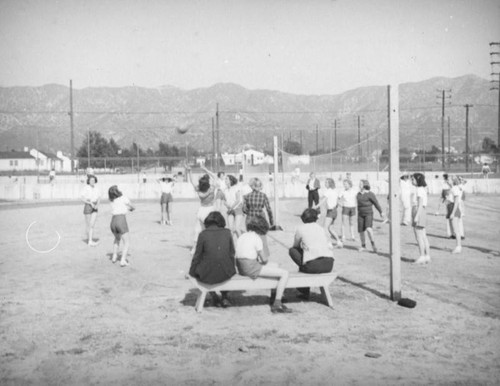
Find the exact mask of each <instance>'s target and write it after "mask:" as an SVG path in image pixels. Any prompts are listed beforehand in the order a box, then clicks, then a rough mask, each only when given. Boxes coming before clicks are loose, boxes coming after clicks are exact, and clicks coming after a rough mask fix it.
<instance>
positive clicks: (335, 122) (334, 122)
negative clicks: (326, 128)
mask: <svg viewBox="0 0 500 386" xmlns="http://www.w3.org/2000/svg"><path fill="white" fill-rule="evenodd" d="M333 124H334V128H335V133H334V135H335V136H334V139H335V151H336V150H337V120H336V119H335V120H334V121H333Z"/></svg>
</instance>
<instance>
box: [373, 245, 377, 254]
mask: <svg viewBox="0 0 500 386" xmlns="http://www.w3.org/2000/svg"><path fill="white" fill-rule="evenodd" d="M372 249H373V253H377V252H378V249H377V247H376V246H375V245H372Z"/></svg>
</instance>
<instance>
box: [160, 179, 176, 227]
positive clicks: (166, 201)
mask: <svg viewBox="0 0 500 386" xmlns="http://www.w3.org/2000/svg"><path fill="white" fill-rule="evenodd" d="M158 183H159V184H160V191H161V198H160V205H161V220H160V224H161V225H163V224H167V225H172V221H171V220H170V217H171V209H172V208H171V205H170V203H171V202H172V201H173V198H172V190H173V188H174V180H173V179H172V178H169V177H163V178H161V179H159V180H158ZM165 217H166V220H165Z"/></svg>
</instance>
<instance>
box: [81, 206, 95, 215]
mask: <svg viewBox="0 0 500 386" xmlns="http://www.w3.org/2000/svg"><path fill="white" fill-rule="evenodd" d="M94 212H97V208H94V207H92V205H90V204H85V206H84V207H83V214H92V213H94Z"/></svg>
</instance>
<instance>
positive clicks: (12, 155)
mask: <svg viewBox="0 0 500 386" xmlns="http://www.w3.org/2000/svg"><path fill="white" fill-rule="evenodd" d="M36 169H37V166H36V159H35V158H34V157H33V156H32V155H31V154H30V153H28V152H21V151H2V152H0V170H1V171H7V170H10V171H14V170H36Z"/></svg>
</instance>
